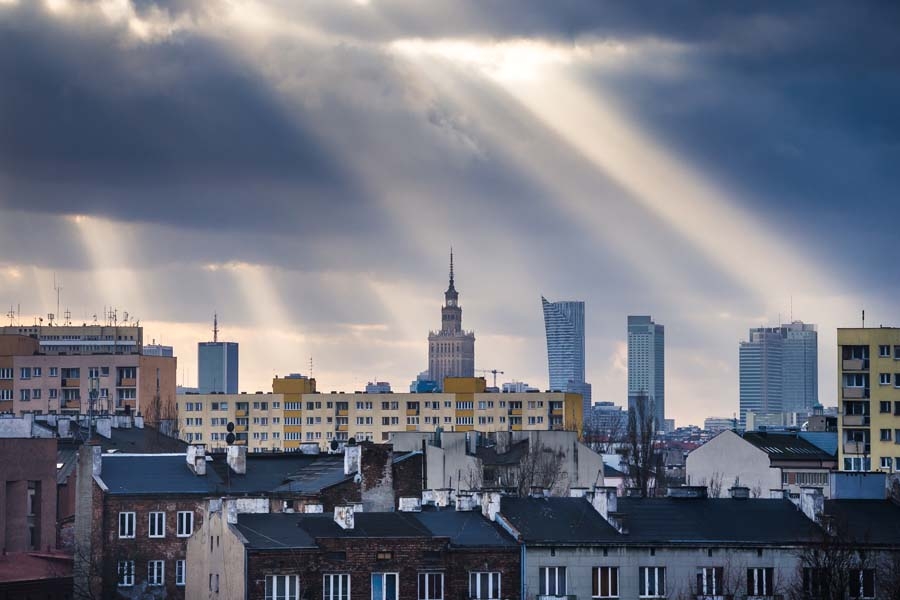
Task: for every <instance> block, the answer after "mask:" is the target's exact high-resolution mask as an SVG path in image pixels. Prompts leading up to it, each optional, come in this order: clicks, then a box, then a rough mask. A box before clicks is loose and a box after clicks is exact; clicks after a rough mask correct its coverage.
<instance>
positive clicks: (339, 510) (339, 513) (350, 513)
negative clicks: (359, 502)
mask: <svg viewBox="0 0 900 600" xmlns="http://www.w3.org/2000/svg"><path fill="white" fill-rule="evenodd" d="M355 513H356V507H355V506H353V505H352V504H342V505H340V506H335V507H334V522H335V523H337V524H338V525H340V527H341V529H353V525H354V520H355V519H354V514H355Z"/></svg>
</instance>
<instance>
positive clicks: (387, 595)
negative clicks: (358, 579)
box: [372, 573, 398, 600]
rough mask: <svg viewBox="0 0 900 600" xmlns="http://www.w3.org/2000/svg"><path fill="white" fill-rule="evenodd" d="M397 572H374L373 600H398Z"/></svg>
mask: <svg viewBox="0 0 900 600" xmlns="http://www.w3.org/2000/svg"><path fill="white" fill-rule="evenodd" d="M397 588H398V585H397V573H372V600H397Z"/></svg>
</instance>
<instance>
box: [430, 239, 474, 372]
mask: <svg viewBox="0 0 900 600" xmlns="http://www.w3.org/2000/svg"><path fill="white" fill-rule="evenodd" d="M428 375H429V377H430V379H431V380H432V381H435V382H437V385H438V387H439V388H440V389H443V387H444V378H446V377H474V376H475V332H473V331H464V330H463V328H462V307H460V306H459V292H457V291H456V287H455V285H454V279H453V251H452V250H451V251H450V285H449V286H448V287H447V291H446V292H444V306H443V307H441V329H440V331H431V332H429V334H428Z"/></svg>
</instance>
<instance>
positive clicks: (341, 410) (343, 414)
mask: <svg viewBox="0 0 900 600" xmlns="http://www.w3.org/2000/svg"><path fill="white" fill-rule="evenodd" d="M337 416H339V417H346V416H347V409H346V408H339V409H337Z"/></svg>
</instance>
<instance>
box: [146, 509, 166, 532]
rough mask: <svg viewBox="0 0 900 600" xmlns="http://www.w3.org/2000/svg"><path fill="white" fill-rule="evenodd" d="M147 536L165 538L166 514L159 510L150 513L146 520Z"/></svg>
mask: <svg viewBox="0 0 900 600" xmlns="http://www.w3.org/2000/svg"><path fill="white" fill-rule="evenodd" d="M147 524H148V527H147V531H148V536H149V537H152V538H164V537H166V513H165V512H163V511H161V510H154V511H150V514H149V515H148V518H147Z"/></svg>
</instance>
